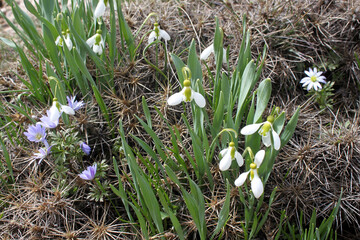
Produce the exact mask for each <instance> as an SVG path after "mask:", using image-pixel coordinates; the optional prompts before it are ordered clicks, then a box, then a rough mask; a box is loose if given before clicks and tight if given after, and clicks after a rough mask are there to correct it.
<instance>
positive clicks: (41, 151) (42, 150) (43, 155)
mask: <svg viewBox="0 0 360 240" xmlns="http://www.w3.org/2000/svg"><path fill="white" fill-rule="evenodd" d="M45 145H46V147H45V148H40V149H39V152H37V153H35V154H34V156H33V157H34V158H35V159H39V162H38V164H40V163H41V162H42V160H43V159H44V158H46V157H47V156H48V155H49V153H51V148H52V145H51V146H49V144H45Z"/></svg>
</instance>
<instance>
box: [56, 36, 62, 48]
mask: <svg viewBox="0 0 360 240" xmlns="http://www.w3.org/2000/svg"><path fill="white" fill-rule="evenodd" d="M60 39H61V37H60V35H59V36H58V37H57V38H56V40H55V44H56V46H61V44H60Z"/></svg>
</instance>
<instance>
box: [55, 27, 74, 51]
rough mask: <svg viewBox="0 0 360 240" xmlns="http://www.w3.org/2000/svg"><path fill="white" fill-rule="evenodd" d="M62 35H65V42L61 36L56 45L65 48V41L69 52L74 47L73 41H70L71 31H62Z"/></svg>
mask: <svg viewBox="0 0 360 240" xmlns="http://www.w3.org/2000/svg"><path fill="white" fill-rule="evenodd" d="M61 34H62V35H63V38H64V40H63V38H62V37H61V36H60V35H59V36H58V37H57V38H56V40H55V44H56V45H57V46H60V47H63V46H64V41H65V44H66V46H67V48H68V49H69V50H71V49H72V47H73V43H72V41H71V39H70V31H69V29H68V30H67V31H66V32H65V31H62V32H61Z"/></svg>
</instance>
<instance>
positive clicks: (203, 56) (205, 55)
mask: <svg viewBox="0 0 360 240" xmlns="http://www.w3.org/2000/svg"><path fill="white" fill-rule="evenodd" d="M211 53H215V50H214V44H211V45H210V46H208V47H207V48H205V49H204V51H202V52H201V54H200V60H206V59H208V57H209V56H210V54H211ZM215 60H216V59H215ZM223 63H226V49H225V48H223Z"/></svg>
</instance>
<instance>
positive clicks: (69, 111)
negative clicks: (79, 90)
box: [61, 106, 75, 115]
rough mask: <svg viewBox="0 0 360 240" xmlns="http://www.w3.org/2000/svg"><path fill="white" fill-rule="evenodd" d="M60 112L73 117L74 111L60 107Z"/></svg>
mask: <svg viewBox="0 0 360 240" xmlns="http://www.w3.org/2000/svg"><path fill="white" fill-rule="evenodd" d="M61 111H63V112H64V113H66V114H69V115H75V112H74V109H72V108H71V107H69V106H61Z"/></svg>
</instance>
